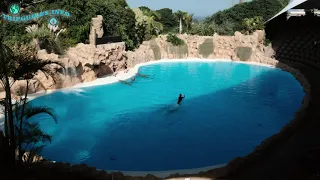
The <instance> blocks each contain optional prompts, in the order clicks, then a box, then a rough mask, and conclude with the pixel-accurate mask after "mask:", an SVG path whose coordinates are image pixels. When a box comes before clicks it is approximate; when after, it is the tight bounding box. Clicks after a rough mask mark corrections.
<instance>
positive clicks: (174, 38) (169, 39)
mask: <svg viewBox="0 0 320 180" xmlns="http://www.w3.org/2000/svg"><path fill="white" fill-rule="evenodd" d="M167 42H170V43H172V44H173V45H174V46H182V45H184V44H185V42H184V41H183V40H182V39H180V38H178V37H177V36H176V35H175V34H168V36H167Z"/></svg>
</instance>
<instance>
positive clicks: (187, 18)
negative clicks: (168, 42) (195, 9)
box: [185, 14, 193, 30]
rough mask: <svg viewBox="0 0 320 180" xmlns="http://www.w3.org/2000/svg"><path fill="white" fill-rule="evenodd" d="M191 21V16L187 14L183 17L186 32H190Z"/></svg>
mask: <svg viewBox="0 0 320 180" xmlns="http://www.w3.org/2000/svg"><path fill="white" fill-rule="evenodd" d="M192 21H193V14H187V15H186V17H185V24H186V26H187V30H190V28H191V25H192Z"/></svg>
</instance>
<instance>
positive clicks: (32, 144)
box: [14, 99, 57, 163]
mask: <svg viewBox="0 0 320 180" xmlns="http://www.w3.org/2000/svg"><path fill="white" fill-rule="evenodd" d="M14 107H15V108H14V119H15V124H20V126H18V125H16V126H15V132H16V139H17V142H18V144H19V154H18V155H19V161H20V163H23V162H24V163H33V160H34V157H35V156H37V155H39V153H40V151H41V150H42V148H43V147H44V146H45V145H44V143H46V142H49V143H51V139H52V138H51V136H50V135H49V134H47V133H45V132H44V131H42V130H41V128H40V126H39V123H38V122H36V121H33V120H32V118H33V117H35V116H38V115H40V114H47V115H49V116H50V117H51V118H52V119H53V120H54V122H55V123H57V118H56V116H55V114H54V112H53V110H52V109H50V108H46V107H33V106H32V105H31V104H30V103H27V102H26V101H25V100H24V99H20V100H19V101H17V103H15V105H14ZM37 120H39V119H37Z"/></svg>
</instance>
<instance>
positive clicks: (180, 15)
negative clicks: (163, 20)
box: [175, 10, 188, 34]
mask: <svg viewBox="0 0 320 180" xmlns="http://www.w3.org/2000/svg"><path fill="white" fill-rule="evenodd" d="M175 15H176V16H177V18H178V19H179V33H180V34H181V33H182V24H183V23H184V21H185V18H186V16H187V15H188V13H187V12H182V11H180V10H179V11H177V12H176V13H175Z"/></svg>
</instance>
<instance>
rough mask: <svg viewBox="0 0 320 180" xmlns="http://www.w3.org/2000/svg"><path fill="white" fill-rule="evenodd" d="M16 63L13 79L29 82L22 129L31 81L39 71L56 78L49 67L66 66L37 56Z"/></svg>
mask: <svg viewBox="0 0 320 180" xmlns="http://www.w3.org/2000/svg"><path fill="white" fill-rule="evenodd" d="M16 61H17V65H18V68H16V69H15V71H14V73H13V75H12V76H13V79H14V80H25V81H26V82H27V85H26V90H25V94H24V98H23V99H21V100H22V101H23V103H22V105H21V116H20V118H21V119H20V121H19V122H20V127H19V128H20V129H22V128H23V127H22V126H23V119H22V118H23V117H24V112H25V106H26V104H27V96H28V91H29V82H30V80H31V79H34V76H35V75H36V73H37V72H38V71H41V72H43V73H44V74H45V75H46V76H47V77H48V76H51V77H52V78H53V80H54V79H55V78H54V72H53V71H52V68H50V66H49V65H52V64H56V65H58V66H60V67H63V68H64V65H63V64H62V63H60V62H54V61H50V60H45V61H44V60H40V59H38V58H36V56H35V55H34V56H32V57H24V56H17V57H16ZM22 138H23V134H22V133H20V136H19V138H18V139H19V144H18V147H19V160H20V161H21V160H22V154H21V153H20V152H21V150H22V144H21V143H22V142H23V141H22V140H21V139H22Z"/></svg>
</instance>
